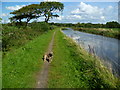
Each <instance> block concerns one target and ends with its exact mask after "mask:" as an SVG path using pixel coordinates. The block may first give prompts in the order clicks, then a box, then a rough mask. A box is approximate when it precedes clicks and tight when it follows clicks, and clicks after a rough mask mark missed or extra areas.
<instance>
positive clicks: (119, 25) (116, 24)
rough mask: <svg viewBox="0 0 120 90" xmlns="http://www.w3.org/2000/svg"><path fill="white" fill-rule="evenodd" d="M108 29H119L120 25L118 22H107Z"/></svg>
mask: <svg viewBox="0 0 120 90" xmlns="http://www.w3.org/2000/svg"><path fill="white" fill-rule="evenodd" d="M106 27H108V28H119V27H120V24H119V23H118V22H116V21H112V22H107V23H106Z"/></svg>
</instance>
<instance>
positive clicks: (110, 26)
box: [50, 21, 120, 28]
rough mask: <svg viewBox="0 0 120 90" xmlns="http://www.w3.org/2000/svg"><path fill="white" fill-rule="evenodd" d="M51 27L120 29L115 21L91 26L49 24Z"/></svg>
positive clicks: (119, 25) (84, 24)
mask: <svg viewBox="0 0 120 90" xmlns="http://www.w3.org/2000/svg"><path fill="white" fill-rule="evenodd" d="M50 24H51V25H56V26H64V27H83V28H120V24H119V23H118V22H116V21H111V22H107V23H106V24H92V23H77V24H72V23H53V22H52V23H50Z"/></svg>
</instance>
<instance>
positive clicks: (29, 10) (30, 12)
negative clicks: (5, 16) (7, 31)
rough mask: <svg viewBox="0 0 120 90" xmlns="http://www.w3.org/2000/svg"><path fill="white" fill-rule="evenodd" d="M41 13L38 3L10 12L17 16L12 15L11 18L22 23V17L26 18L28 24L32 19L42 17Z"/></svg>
mask: <svg viewBox="0 0 120 90" xmlns="http://www.w3.org/2000/svg"><path fill="white" fill-rule="evenodd" d="M38 11H39V12H38ZM40 13H41V12H40V6H39V5H38V4H31V5H28V6H25V7H22V8H21V9H19V10H16V11H14V12H11V13H10V14H14V15H15V16H13V17H11V18H10V20H11V21H15V22H18V21H19V22H20V23H21V22H22V21H21V20H22V19H26V24H28V22H29V21H30V20H31V19H34V18H38V17H40V16H39V14H40Z"/></svg>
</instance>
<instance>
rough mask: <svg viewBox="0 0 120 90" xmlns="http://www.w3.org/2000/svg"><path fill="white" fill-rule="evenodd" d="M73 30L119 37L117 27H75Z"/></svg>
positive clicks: (119, 33) (119, 32)
mask: <svg viewBox="0 0 120 90" xmlns="http://www.w3.org/2000/svg"><path fill="white" fill-rule="evenodd" d="M73 29H74V30H77V31H82V32H86V33H92V34H97V35H102V36H107V37H112V38H117V39H120V29H119V28H76V27H73Z"/></svg>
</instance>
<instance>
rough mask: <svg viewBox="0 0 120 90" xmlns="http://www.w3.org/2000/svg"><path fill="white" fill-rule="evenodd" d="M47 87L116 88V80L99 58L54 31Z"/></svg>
mask: <svg viewBox="0 0 120 90" xmlns="http://www.w3.org/2000/svg"><path fill="white" fill-rule="evenodd" d="M53 51H54V57H53V61H52V63H51V65H50V73H49V82H48V83H49V86H48V87H49V88H116V87H119V85H118V83H119V82H118V80H117V78H115V77H114V76H113V75H112V74H111V72H109V71H108V70H107V69H106V68H105V67H104V66H103V65H102V64H101V62H99V60H97V59H95V58H94V57H93V56H90V55H89V54H88V53H87V52H86V51H84V50H83V49H82V48H80V47H79V46H78V45H76V44H75V43H74V42H73V41H72V40H71V39H69V38H67V37H66V36H65V35H63V34H62V33H61V32H60V31H59V30H58V31H57V32H56V36H55V42H54V50H53Z"/></svg>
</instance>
